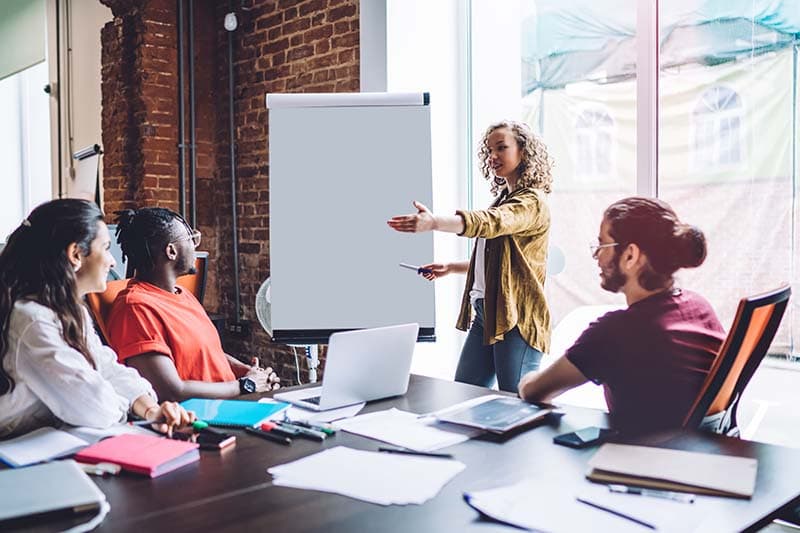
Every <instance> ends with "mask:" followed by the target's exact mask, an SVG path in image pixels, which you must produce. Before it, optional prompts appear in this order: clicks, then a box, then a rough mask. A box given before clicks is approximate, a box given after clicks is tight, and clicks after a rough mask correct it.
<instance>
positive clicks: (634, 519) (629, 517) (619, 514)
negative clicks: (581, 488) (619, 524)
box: [575, 498, 656, 529]
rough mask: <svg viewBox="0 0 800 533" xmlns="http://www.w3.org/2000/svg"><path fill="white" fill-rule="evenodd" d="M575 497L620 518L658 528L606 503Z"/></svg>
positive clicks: (650, 527)
mask: <svg viewBox="0 0 800 533" xmlns="http://www.w3.org/2000/svg"><path fill="white" fill-rule="evenodd" d="M575 499H576V500H578V501H579V502H581V503H583V504H586V505H588V506H589V507H594V508H595V509H600V510H601V511H605V512H607V513H611V514H613V515H614V516H618V517H620V518H624V519H625V520H630V521H631V522H634V523H636V524H639V525H640V526H644V527H646V528H649V529H656V526H654V525H653V524H651V523H649V522H645V521H644V520H639V519H638V518H634V517H632V516H630V515H626V514H625V513H621V512H620V511H617V510H616V509H612V508H610V507H606V506H605V505H600V504H599V503H594V502H590V501H589V500H584V499H583V498H575Z"/></svg>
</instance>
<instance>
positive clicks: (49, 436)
mask: <svg viewBox="0 0 800 533" xmlns="http://www.w3.org/2000/svg"><path fill="white" fill-rule="evenodd" d="M88 445H89V443H88V442H86V441H85V440H83V439H79V438H78V437H75V436H73V435H70V434H69V433H66V432H64V431H60V430H58V429H55V428H51V427H43V428H39V429H36V430H34V431H31V432H30V433H26V434H25V435H22V436H20V437H17V438H14V439H10V440H7V441H3V442H0V459H2V460H3V461H4V462H6V463H8V464H9V465H11V466H26V465H31V464H34V463H38V462H41V461H46V460H48V459H52V458H53V457H60V456H62V455H68V454H70V453H74V452H76V451H78V450H80V449H81V448H85V447H86V446H88Z"/></svg>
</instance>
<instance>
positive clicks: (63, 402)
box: [15, 320, 141, 428]
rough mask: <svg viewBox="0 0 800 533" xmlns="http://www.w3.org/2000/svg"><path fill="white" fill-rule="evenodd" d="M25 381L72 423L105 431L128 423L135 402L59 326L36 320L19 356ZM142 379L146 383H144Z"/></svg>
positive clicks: (23, 339)
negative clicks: (122, 423) (89, 360)
mask: <svg viewBox="0 0 800 533" xmlns="http://www.w3.org/2000/svg"><path fill="white" fill-rule="evenodd" d="M15 355H16V367H17V371H18V374H19V377H20V378H21V380H22V381H24V382H25V383H26V384H27V386H28V387H29V388H30V389H31V391H32V392H33V393H34V394H35V395H36V396H37V397H38V398H39V399H40V400H41V401H42V403H44V404H45V405H46V406H47V408H48V409H50V411H52V413H53V414H54V415H55V416H56V417H58V418H59V419H61V420H63V421H64V422H66V423H68V424H72V425H75V426H89V427H95V428H105V427H108V426H111V425H113V424H116V423H119V422H123V421H125V419H126V418H127V414H128V409H129V407H130V403H131V402H130V399H129V398H127V397H125V396H124V395H123V394H120V393H118V392H117V391H116V390H115V388H114V385H113V384H112V382H111V381H109V380H108V379H106V378H105V377H104V376H103V375H102V373H101V372H100V371H99V370H101V369H102V368H104V367H105V366H106V365H105V364H103V359H104V358H103V357H102V356H101V357H96V359H100V360H99V361H96V362H95V364H96V365H97V367H98V370H95V369H93V368H92V366H91V365H90V364H89V362H88V361H87V360H86V358H85V357H84V356H83V354H82V353H80V352H79V351H78V350H76V349H74V348H72V347H70V346H69V345H67V344H66V343H65V342H64V339H63V338H62V337H61V331H60V327H59V325H58V324H57V323H55V322H48V321H43V320H33V321H31V322H30V323H29V324H28V325H27V327H26V328H25V330H24V332H23V333H22V335H21V336H20V342H19V344H18V346H17V352H16V354H15ZM140 379H141V378H140Z"/></svg>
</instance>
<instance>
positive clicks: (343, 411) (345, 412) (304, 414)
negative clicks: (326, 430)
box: [258, 398, 367, 423]
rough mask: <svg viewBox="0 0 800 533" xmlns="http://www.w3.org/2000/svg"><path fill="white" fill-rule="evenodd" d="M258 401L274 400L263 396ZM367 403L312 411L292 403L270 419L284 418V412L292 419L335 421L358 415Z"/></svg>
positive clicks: (269, 401)
mask: <svg viewBox="0 0 800 533" xmlns="http://www.w3.org/2000/svg"><path fill="white" fill-rule="evenodd" d="M258 401H259V403H271V402H273V401H274V400H271V399H269V398H261V399H260V400H258ZM365 405H367V404H366V403H365V402H361V403H357V404H355V405H348V406H347V407H340V408H338V409H328V410H327V411H312V410H311V409H303V408H302V407H297V406H296V405H291V406H289V408H288V409H286V410H285V411H281V412H280V413H275V414H274V415H272V416H270V417H269V418H270V420H283V414H284V413H286V416H288V417H289V419H291V420H304V421H306V422H312V423H313V422H333V421H334V420H339V419H340V418H349V417H351V416H355V415H357V414H358V413H359V412H360V411H361V410H362V409H363V408H364V406H365Z"/></svg>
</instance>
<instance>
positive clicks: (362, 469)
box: [267, 446, 466, 505]
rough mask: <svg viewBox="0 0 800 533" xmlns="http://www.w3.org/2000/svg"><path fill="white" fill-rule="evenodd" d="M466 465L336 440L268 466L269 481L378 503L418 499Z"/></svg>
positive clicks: (421, 500)
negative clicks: (359, 447) (305, 454)
mask: <svg viewBox="0 0 800 533" xmlns="http://www.w3.org/2000/svg"><path fill="white" fill-rule="evenodd" d="M464 468H466V466H465V465H464V463H462V462H460V461H455V460H452V459H441V458H432V457H421V456H413V455H399V454H393V453H380V452H367V451H362V450H355V449H352V448H347V447H345V446H336V447H334V448H329V449H327V450H323V451H321V452H319V453H315V454H314V455H309V456H308V457H304V458H302V459H298V460H297V461H292V462H291V463H286V464H283V465H279V466H274V467H272V468H270V469H268V470H267V472H269V473H270V474H272V476H273V481H272V482H273V484H275V485H278V486H281V487H294V488H298V489H309V490H319V491H323V492H332V493H335V494H341V495H343V496H349V497H350V498H355V499H357V500H363V501H366V502H370V503H376V504H378V505H408V504H417V505H420V504H423V503H425V502H426V501H428V500H430V499H431V498H433V497H434V496H436V495H437V494H438V493H439V491H440V490H441V489H442V487H444V486H445V485H446V484H447V482H448V481H450V480H451V479H453V478H454V477H455V476H456V475H457V474H458V473H459V472H461V471H462V470H464Z"/></svg>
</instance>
